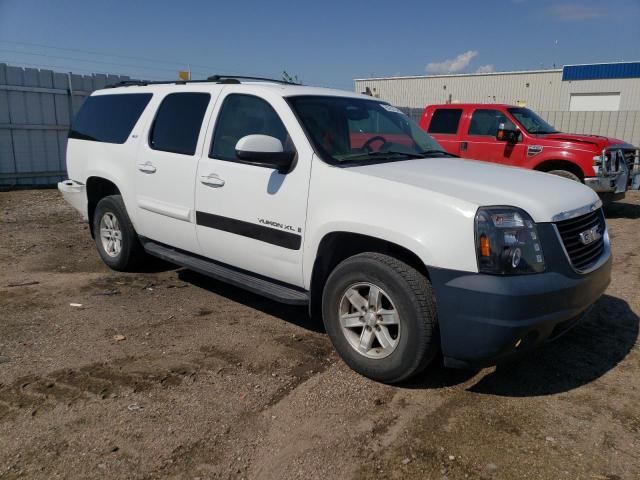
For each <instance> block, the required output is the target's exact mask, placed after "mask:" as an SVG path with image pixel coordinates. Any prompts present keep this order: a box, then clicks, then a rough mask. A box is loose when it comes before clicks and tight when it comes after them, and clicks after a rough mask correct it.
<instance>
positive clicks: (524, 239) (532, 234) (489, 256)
mask: <svg viewBox="0 0 640 480" xmlns="http://www.w3.org/2000/svg"><path fill="white" fill-rule="evenodd" d="M475 229H476V252H477V256H478V271H479V272H481V273H491V274H501V275H505V274H507V275H508V274H520V273H536V272H542V271H544V269H545V266H544V255H543V253H542V245H541V244H540V238H539V237H538V231H537V230H536V224H535V223H534V221H533V220H532V219H531V217H530V216H529V215H528V214H527V213H526V212H525V211H524V210H521V209H519V208H515V207H481V208H479V209H478V212H477V213H476V220H475Z"/></svg>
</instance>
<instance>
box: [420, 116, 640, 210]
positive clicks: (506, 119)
mask: <svg viewBox="0 0 640 480" xmlns="http://www.w3.org/2000/svg"><path fill="white" fill-rule="evenodd" d="M420 126H421V127H422V128H423V129H424V130H425V131H426V132H427V133H429V134H430V135H431V136H433V137H434V138H435V139H436V140H437V141H438V142H439V143H440V145H442V147H443V148H444V149H445V150H446V151H447V152H449V153H453V154H455V155H459V156H461V157H464V158H470V159H474V160H485V161H488V162H494V163H502V164H505V165H512V166H517V167H523V168H530V169H534V170H540V171H543V172H549V173H553V174H556V175H561V176H563V177H566V178H570V179H572V180H575V181H579V182H583V183H584V184H586V185H588V186H590V187H591V188H593V189H594V190H595V191H596V192H598V194H599V195H600V196H601V197H603V200H604V201H613V200H619V199H621V198H622V197H624V194H625V191H626V190H627V189H628V188H630V189H635V190H637V189H638V188H640V160H639V158H640V154H639V152H638V149H637V148H636V147H634V146H633V145H630V144H628V143H625V142H623V141H622V140H616V139H613V138H607V137H601V136H597V135H577V134H568V133H561V132H559V131H558V130H556V129H555V128H554V127H552V126H551V125H549V124H548V123H547V122H546V121H545V120H544V119H542V118H541V117H540V116H538V115H537V114H536V113H535V112H533V111H532V110H529V109H528V108H523V107H516V106H512V105H496V104H447V105H429V106H427V107H426V108H425V110H424V112H423V113H422V117H421V118H420Z"/></svg>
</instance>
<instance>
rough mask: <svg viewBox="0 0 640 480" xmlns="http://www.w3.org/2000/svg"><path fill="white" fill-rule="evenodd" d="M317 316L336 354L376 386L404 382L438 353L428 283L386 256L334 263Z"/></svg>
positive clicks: (432, 299) (363, 256)
mask: <svg viewBox="0 0 640 480" xmlns="http://www.w3.org/2000/svg"><path fill="white" fill-rule="evenodd" d="M322 313H323V319H324V325H325V329H326V330H327V333H328V334H329V338H330V339H331V342H332V343H333V345H334V347H335V349H336V350H337V352H338V354H339V355H340V356H341V357H342V359H343V360H344V361H345V362H346V363H347V364H348V365H349V366H350V367H351V368H352V369H353V370H355V371H356V372H358V373H360V374H362V375H364V376H366V377H369V378H371V379H373V380H376V381H380V382H384V383H397V382H400V381H402V380H406V379H407V378H409V377H411V376H413V375H416V374H417V373H419V372H420V371H422V370H423V369H424V368H425V367H426V366H427V365H428V364H429V363H430V362H431V360H433V358H434V356H435V355H436V353H437V351H438V346H439V342H438V331H437V316H436V307H435V298H434V295H433V292H432V289H431V284H430V283H429V281H428V280H427V278H426V277H425V276H424V275H423V274H421V273H420V272H418V271H417V270H416V269H415V268H413V267H411V266H410V265H408V264H406V263H404V262H402V261H400V260H398V259H396V258H394V257H390V256H388V255H383V254H380V253H362V254H359V255H355V256H353V257H350V258H348V259H346V260H344V261H343V262H342V263H340V264H339V265H338V266H337V267H336V268H335V269H334V271H333V272H332V273H331V274H330V275H329V278H328V280H327V283H326V285H325V288H324V292H323V298H322Z"/></svg>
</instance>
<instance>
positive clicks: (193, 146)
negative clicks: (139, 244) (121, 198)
mask: <svg viewBox="0 0 640 480" xmlns="http://www.w3.org/2000/svg"><path fill="white" fill-rule="evenodd" d="M156 95H157V94H156ZM215 96H216V94H215V93H211V92H197V91H188V92H180V93H169V94H168V95H166V96H164V97H163V98H161V99H158V98H154V101H155V102H154V103H155V105H158V103H159V104H160V106H159V107H158V108H157V112H156V114H155V118H154V119H153V121H151V122H150V124H149V125H148V126H147V128H146V130H143V132H142V134H143V135H144V138H143V141H141V142H140V146H139V150H138V155H137V159H136V165H135V192H136V228H137V229H138V232H139V233H140V234H141V235H143V236H145V237H147V238H149V239H150V240H155V241H157V242H161V243H164V244H167V245H171V246H173V247H177V248H181V249H183V250H186V251H189V252H193V253H199V246H198V242H197V238H196V229H195V211H194V208H193V201H194V200H193V198H194V181H195V176H196V169H197V166H198V160H199V158H200V155H201V154H202V145H203V143H204V135H205V130H206V128H203V126H202V125H203V123H205V125H206V122H203V121H204V120H205V119H207V118H209V115H207V112H209V114H210V112H211V109H212V106H213V104H214V103H215ZM155 110H156V109H155V108H154V111H155Z"/></svg>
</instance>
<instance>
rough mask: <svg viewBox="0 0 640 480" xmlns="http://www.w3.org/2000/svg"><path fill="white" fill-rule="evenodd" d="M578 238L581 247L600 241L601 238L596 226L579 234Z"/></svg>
mask: <svg viewBox="0 0 640 480" xmlns="http://www.w3.org/2000/svg"><path fill="white" fill-rule="evenodd" d="M579 237H580V241H581V242H582V244H583V245H589V244H591V243H593V242H595V241H596V240H600V238H602V234H601V233H600V232H599V231H598V226H597V225H596V226H595V227H591V228H590V229H589V230H585V231H584V232H581V233H580V235H579Z"/></svg>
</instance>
